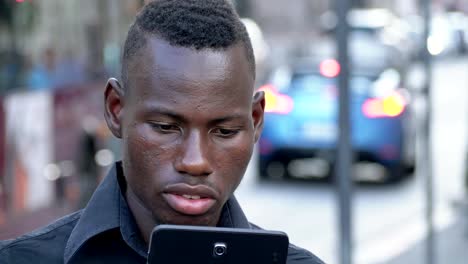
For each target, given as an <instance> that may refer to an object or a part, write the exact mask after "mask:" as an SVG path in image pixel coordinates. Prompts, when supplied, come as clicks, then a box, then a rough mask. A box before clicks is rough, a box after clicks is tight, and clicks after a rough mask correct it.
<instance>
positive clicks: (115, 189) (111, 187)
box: [64, 162, 251, 263]
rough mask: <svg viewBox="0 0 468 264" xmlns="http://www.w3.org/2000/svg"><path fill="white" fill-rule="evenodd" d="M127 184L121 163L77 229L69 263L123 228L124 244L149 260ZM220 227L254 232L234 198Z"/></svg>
mask: <svg viewBox="0 0 468 264" xmlns="http://www.w3.org/2000/svg"><path fill="white" fill-rule="evenodd" d="M119 178H120V179H121V180H123V181H124V178H123V171H122V167H121V162H117V163H116V164H115V165H114V166H113V167H112V169H111V170H110V171H109V173H108V175H107V176H106V177H105V179H104V180H103V182H102V183H101V184H100V185H99V187H98V188H97V189H96V191H95V192H94V194H93V196H92V197H91V199H90V200H89V202H88V204H87V206H86V207H85V208H84V209H83V211H82V214H81V217H80V219H79V220H78V222H77V224H76V226H75V227H74V228H73V230H72V232H71V234H70V238H69V239H68V242H67V245H66V247H65V252H64V261H65V263H68V261H70V259H71V258H72V257H73V256H74V255H75V254H76V253H77V251H78V250H79V249H80V247H81V246H83V245H84V244H85V243H86V241H88V240H89V239H91V238H92V237H94V236H96V235H99V234H101V233H103V232H105V231H108V230H111V229H116V228H120V232H121V235H122V238H123V239H124V241H125V242H126V243H127V244H128V245H129V246H130V247H131V248H132V249H133V250H134V251H136V252H137V253H138V254H139V255H141V256H142V257H145V258H146V250H147V246H146V244H145V243H144V241H143V239H142V238H141V235H140V233H139V231H138V227H137V225H136V222H135V220H134V218H133V216H132V214H131V211H130V208H129V207H128V204H127V202H126V200H125V198H124V196H123V194H122V191H121V187H122V188H125V183H124V182H123V183H122V185H123V186H120V185H119V181H118V179H119ZM218 226H219V227H235V228H251V227H250V223H249V222H248V220H247V218H246V216H245V215H244V213H243V212H242V209H241V207H240V205H239V203H238V202H237V200H236V198H235V197H234V196H232V197H231V198H230V199H229V200H228V201H227V202H226V204H225V205H224V208H223V211H222V213H221V217H220V220H219V222H218Z"/></svg>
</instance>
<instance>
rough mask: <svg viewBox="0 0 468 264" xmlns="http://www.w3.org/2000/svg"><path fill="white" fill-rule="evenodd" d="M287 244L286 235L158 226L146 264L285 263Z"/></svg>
mask: <svg viewBox="0 0 468 264" xmlns="http://www.w3.org/2000/svg"><path fill="white" fill-rule="evenodd" d="M288 245H289V240H288V237H287V235H286V234H285V233H282V232H277V231H264V230H251V229H236V228H214V227H194V226H172V225H160V226H158V227H156V228H155V229H154V231H153V234H152V236H151V242H150V252H149V256H148V263H149V264H166V263H172V264H179V263H180V264H182V263H183V264H187V263H203V264H205V263H206V264H221V263H222V264H241V263H255V264H285V263H286V258H287V253H288ZM216 251H217V252H216Z"/></svg>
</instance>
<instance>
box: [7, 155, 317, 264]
mask: <svg viewBox="0 0 468 264" xmlns="http://www.w3.org/2000/svg"><path fill="white" fill-rule="evenodd" d="M124 188H125V181H124V177H123V173H122V169H121V164H120V163H117V164H116V165H115V166H114V167H113V168H112V170H111V171H110V172H109V174H108V175H107V176H106V178H105V179H104V181H103V182H102V183H101V185H100V186H99V187H98V189H97V190H96V191H95V193H94V194H93V196H92V198H91V200H90V201H89V203H88V205H87V206H86V207H85V208H84V209H83V210H80V211H77V212H75V213H73V214H70V215H68V216H65V217H63V218H61V219H59V220H57V221H55V222H53V223H51V224H50V225H48V226H46V227H43V228H41V229H38V230H36V231H33V232H31V233H29V234H26V235H24V236H21V237H18V238H16V239H14V240H7V241H0V264H4V263H14V264H23V263H28V264H29V263H38V264H40V263H44V264H59V263H66V264H74V263H142V264H143V263H146V257H147V245H146V243H145V242H144V241H143V238H142V237H141V235H140V233H139V231H138V228H137V226H136V222H135V219H134V218H133V215H132V213H131V211H130V209H129V207H128V205H127V202H126V200H125V198H124V196H123V194H122V193H123V190H124ZM218 225H219V226H223V227H236V228H251V229H252V228H257V227H256V226H254V225H252V224H250V223H249V222H248V221H247V218H246V217H245V215H244V213H243V212H242V209H241V208H240V206H239V204H238V203H237V201H236V199H235V198H234V197H232V198H231V199H229V200H228V202H227V203H226V204H225V206H224V208H223V212H222V215H221V219H220V221H219V224H218ZM287 263H288V264H302V263H303V264H320V263H323V262H322V261H320V260H319V259H318V258H317V257H315V256H314V255H313V254H312V253H310V252H308V251H306V250H304V249H301V248H298V247H296V246H294V245H292V244H291V245H290V246H289V250H288V262H287Z"/></svg>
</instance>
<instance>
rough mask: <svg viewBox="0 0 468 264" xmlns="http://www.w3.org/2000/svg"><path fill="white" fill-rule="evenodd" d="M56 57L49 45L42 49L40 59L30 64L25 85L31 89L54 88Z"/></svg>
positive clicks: (56, 76) (56, 72) (56, 75)
mask: <svg viewBox="0 0 468 264" xmlns="http://www.w3.org/2000/svg"><path fill="white" fill-rule="evenodd" d="M58 70H59V68H58V67H57V58H56V54H55V50H54V49H53V48H51V47H48V48H46V49H44V51H43V52H42V54H41V57H40V61H39V62H38V63H35V64H33V65H32V67H31V69H30V71H29V75H28V78H27V85H28V87H29V88H30V89H32V90H45V89H52V88H55V86H56V85H57V78H58Z"/></svg>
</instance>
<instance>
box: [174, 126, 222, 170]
mask: <svg viewBox="0 0 468 264" xmlns="http://www.w3.org/2000/svg"><path fill="white" fill-rule="evenodd" d="M207 151H208V146H207V142H206V141H204V140H203V138H202V136H201V134H200V132H192V133H190V135H189V136H188V137H187V138H186V139H185V140H184V142H183V144H182V146H181V151H180V154H179V156H178V158H177V161H176V164H175V168H176V170H177V171H178V172H179V173H182V174H188V175H191V176H208V175H210V174H211V173H212V172H213V171H212V168H211V164H210V162H209V159H208V157H207V156H208V153H207Z"/></svg>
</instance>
